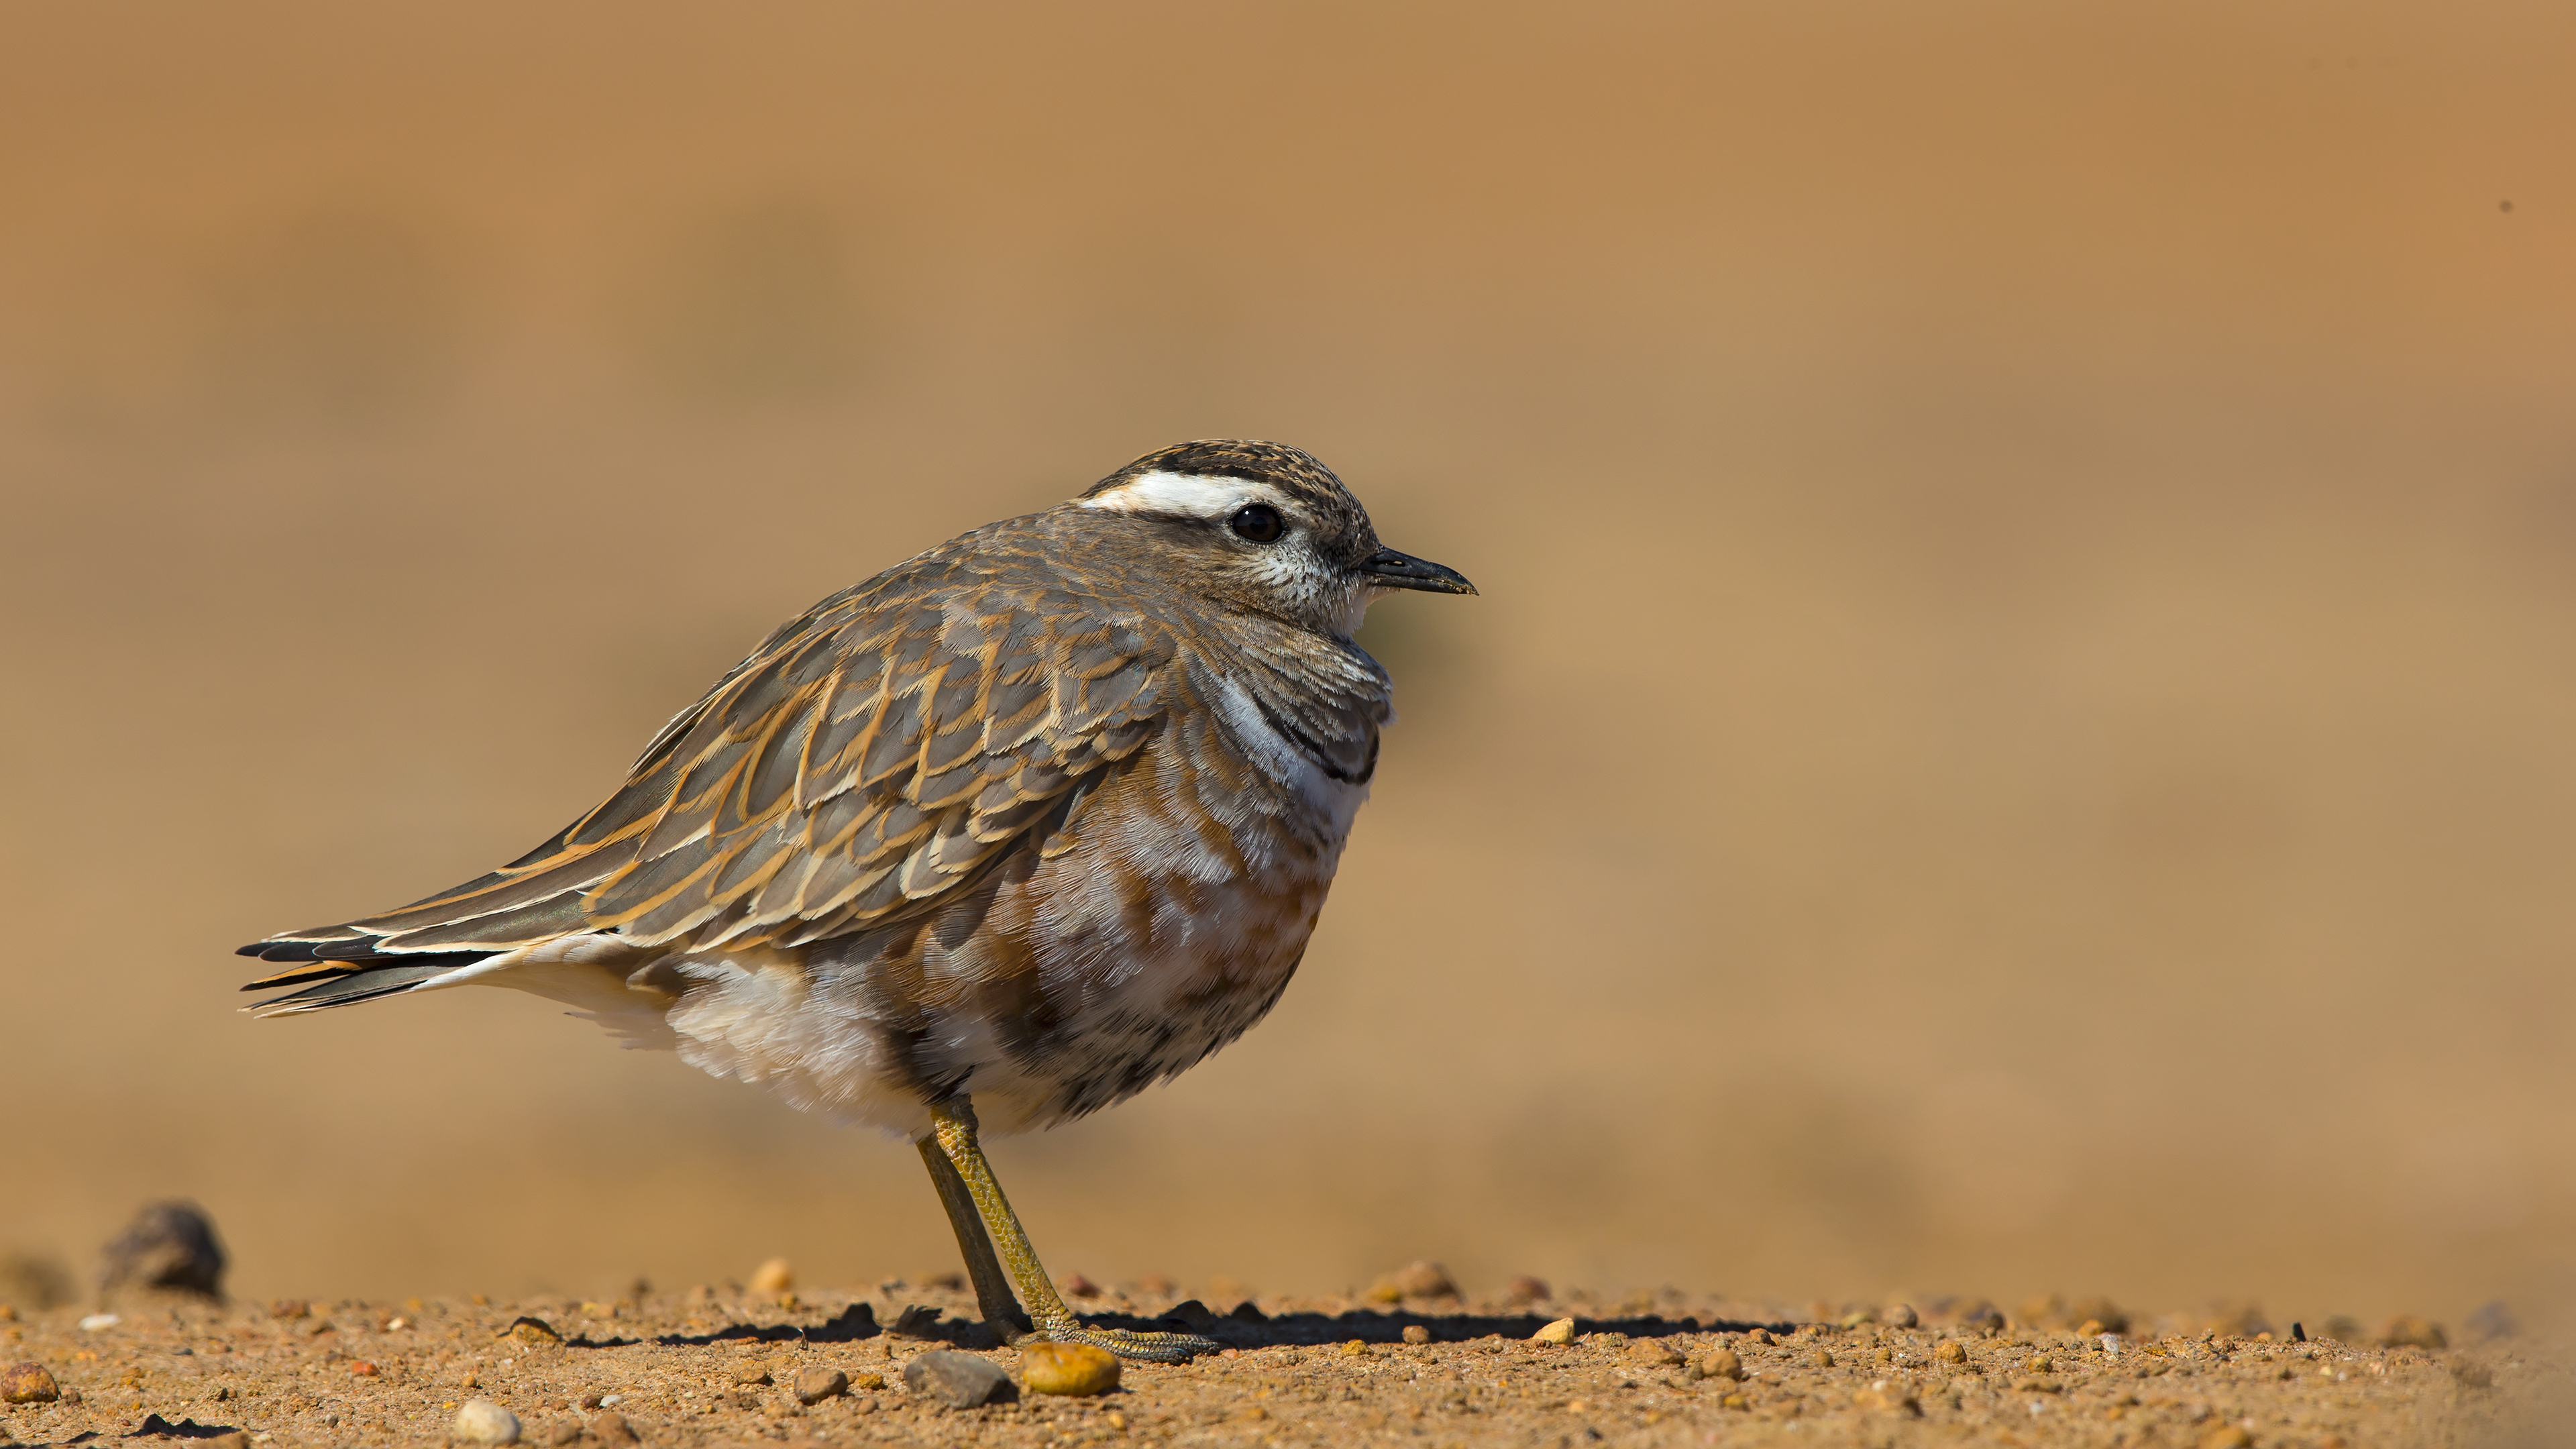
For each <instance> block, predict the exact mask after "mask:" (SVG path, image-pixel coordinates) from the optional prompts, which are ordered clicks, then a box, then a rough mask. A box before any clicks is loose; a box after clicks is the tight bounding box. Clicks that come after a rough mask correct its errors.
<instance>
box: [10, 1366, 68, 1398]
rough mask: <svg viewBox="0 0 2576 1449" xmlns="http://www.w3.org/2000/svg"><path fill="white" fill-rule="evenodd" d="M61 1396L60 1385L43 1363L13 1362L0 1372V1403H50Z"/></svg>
mask: <svg viewBox="0 0 2576 1449" xmlns="http://www.w3.org/2000/svg"><path fill="white" fill-rule="evenodd" d="M62 1396H63V1390H62V1386H61V1385H60V1384H57V1383H55V1382H54V1376H53V1375H52V1374H51V1373H49V1372H47V1371H46V1369H45V1366H44V1365H43V1364H40V1363H22V1364H15V1365H12V1366H11V1367H10V1369H9V1371H8V1372H6V1373H0V1403H9V1404H50V1403H53V1402H54V1401H55V1400H57V1399H60V1398H61V1397H62Z"/></svg>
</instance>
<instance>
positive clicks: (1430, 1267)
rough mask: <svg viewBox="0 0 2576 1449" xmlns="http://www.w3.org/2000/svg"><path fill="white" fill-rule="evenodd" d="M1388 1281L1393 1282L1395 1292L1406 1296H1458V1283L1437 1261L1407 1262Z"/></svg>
mask: <svg viewBox="0 0 2576 1449" xmlns="http://www.w3.org/2000/svg"><path fill="white" fill-rule="evenodd" d="M1389 1281H1391V1282H1392V1283H1394V1285H1395V1289H1396V1291H1397V1292H1399V1293H1401V1294H1403V1295H1404V1296H1405V1297H1407V1298H1455V1297H1457V1296H1458V1285H1457V1284H1456V1283H1455V1282H1452V1281H1451V1280H1450V1277H1449V1270H1448V1269H1446V1268H1443V1267H1441V1266H1440V1265H1439V1264H1437V1263H1432V1262H1424V1261H1416V1262H1412V1263H1407V1264H1405V1265H1404V1267H1403V1268H1402V1269H1401V1270H1400V1271H1398V1272H1397V1273H1396V1274H1395V1276H1394V1277H1393V1278H1392V1279H1390V1280H1389Z"/></svg>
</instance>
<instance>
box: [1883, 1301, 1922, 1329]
mask: <svg viewBox="0 0 2576 1449" xmlns="http://www.w3.org/2000/svg"><path fill="white" fill-rule="evenodd" d="M1879 1321H1880V1322H1882V1323H1884V1324H1886V1325H1887V1326H1888V1327H1890V1328H1912V1327H1913V1326H1914V1325H1915V1324H1916V1323H1917V1322H1918V1321H1919V1320H1917V1319H1916V1318H1915V1316H1914V1305H1913V1304H1911V1303H1899V1304H1895V1305H1894V1306H1892V1307H1890V1308H1889V1309H1888V1310H1887V1312H1886V1313H1885V1314H1884V1315H1883V1316H1881V1318H1880V1319H1879Z"/></svg>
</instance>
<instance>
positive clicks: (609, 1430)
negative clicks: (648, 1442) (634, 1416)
mask: <svg viewBox="0 0 2576 1449" xmlns="http://www.w3.org/2000/svg"><path fill="white" fill-rule="evenodd" d="M590 1437H592V1438H593V1439H596V1440H598V1441H599V1442H600V1443H601V1444H603V1445H606V1446H607V1449H627V1446H629V1445H632V1444H634V1443H635V1442H636V1436H635V1426H634V1425H632V1424H629V1423H627V1422H626V1416H625V1415H624V1414H618V1413H604V1414H599V1415H596V1416H594V1417H593V1418H592V1419H591V1421H590Z"/></svg>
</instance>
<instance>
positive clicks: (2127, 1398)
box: [0, 1281, 2569, 1449]
mask: <svg viewBox="0 0 2576 1449" xmlns="http://www.w3.org/2000/svg"><path fill="white" fill-rule="evenodd" d="M1089 1306H1091V1307H1092V1308H1094V1309H1095V1310H1098V1311H1099V1312H1100V1316H1101V1317H1102V1319H1103V1321H1106V1322H1110V1323H1112V1324H1119V1325H1126V1326H1136V1325H1139V1324H1143V1323H1147V1322H1151V1321H1153V1319H1154V1318H1155V1317H1157V1316H1161V1315H1166V1314H1169V1315H1172V1316H1173V1317H1172V1318H1167V1319H1166V1322H1167V1323H1169V1322H1171V1321H1173V1320H1174V1319H1178V1320H1183V1321H1188V1322H1191V1323H1193V1324H1194V1325H1195V1326H1197V1327H1198V1328H1199V1330H1200V1331H1201V1332H1204V1333H1207V1334H1209V1335H1211V1336H1213V1337H1216V1338H1218V1339H1221V1340H1222V1341H1224V1342H1226V1343H1228V1344H1230V1345H1232V1347H1230V1348H1228V1349H1227V1350H1225V1351H1224V1352H1223V1353H1221V1354H1219V1355H1216V1356H1214V1357H1210V1358H1203V1359H1200V1360H1199V1361H1197V1362H1195V1363H1192V1364H1189V1365H1186V1366H1180V1367H1157V1366H1152V1365H1143V1364H1131V1365H1128V1366H1127V1367H1126V1370H1125V1376H1124V1383H1123V1385H1122V1387H1121V1388H1119V1389H1118V1390H1116V1391H1114V1392H1111V1393H1109V1394H1106V1395H1102V1396H1100V1397H1096V1398H1088V1399H1066V1398H1051V1397H1045V1396H1040V1395H1034V1394H1029V1395H1023V1396H1021V1397H1020V1399H1019V1401H1018V1402H1016V1403H1011V1404H1001V1405H992V1406H986V1407H982V1408H976V1409H968V1410H956V1409H949V1408H945V1407H942V1406H940V1405H938V1404H936V1403H933V1402H929V1401H927V1400H925V1399H924V1398H922V1397H920V1396H917V1395H915V1394H912V1393H909V1392H907V1391H906V1389H905V1388H904V1384H903V1373H902V1370H903V1368H904V1366H905V1365H906V1363H907V1362H909V1361H910V1360H911V1359H912V1357H913V1356H914V1355H916V1354H918V1353H922V1352H926V1351H935V1350H948V1349H967V1350H971V1351H980V1352H983V1353H985V1354H986V1355H987V1356H989V1357H991V1358H993V1359H994V1360H996V1361H997V1362H999V1363H1001V1364H1002V1365H1003V1366H1004V1367H1005V1368H1006V1369H1010V1370H1012V1371H1013V1372H1014V1374H1015V1376H1016V1374H1017V1371H1018V1363H1019V1355H1018V1354H1017V1353H1015V1352H1013V1351H1010V1350H1007V1349H995V1348H992V1347H991V1346H990V1342H989V1340H988V1339H986V1338H985V1337H984V1336H983V1330H982V1328H981V1326H980V1325H978V1324H973V1323H970V1322H966V1321H964V1316H965V1315H969V1314H971V1312H972V1305H971V1303H970V1302H969V1301H968V1299H967V1298H966V1296H965V1295H964V1294H962V1293H960V1292H958V1291H956V1290H955V1289H953V1288H950V1287H947V1286H944V1285H937V1284H933V1285H922V1284H907V1283H903V1282H900V1281H897V1282H889V1283H885V1284H882V1285H879V1287H878V1288H877V1290H876V1291H874V1292H871V1293H868V1294H865V1295H863V1296H854V1295H850V1294H846V1293H816V1294H813V1295H811V1297H810V1298H806V1299H803V1300H798V1299H796V1298H795V1297H794V1296H793V1295H790V1296H789V1297H787V1298H784V1299H771V1298H752V1297H746V1296H744V1295H740V1294H736V1293H730V1292H725V1291H709V1290H703V1289H701V1290H692V1291H691V1292H689V1293H686V1294H656V1293H650V1292H647V1293H644V1294H642V1295H640V1296H635V1297H629V1298H626V1299H622V1300H620V1301H617V1302H613V1303H599V1302H566V1301H563V1300H559V1299H544V1300H538V1301H530V1302H519V1303H501V1302H472V1301H452V1300H436V1301H422V1300H419V1299H414V1300H410V1301H408V1302H404V1303H361V1302H342V1303H334V1304H311V1305H306V1304H302V1303H284V1304H276V1305H271V1306H270V1307H268V1308H264V1309H263V1308H256V1307H251V1306H247V1305H243V1306H236V1307H231V1308H219V1307H215V1306H212V1305H194V1304H189V1303H178V1304H175V1305H171V1304H154V1305H152V1306H148V1307H144V1308H140V1309H129V1310H128V1311H126V1312H124V1313H122V1314H120V1315H119V1316H118V1318H117V1320H116V1321H115V1322H113V1323H107V1324H100V1323H99V1322H98V1320H97V1318H94V1317H92V1318H88V1319H87V1320H86V1321H87V1322H88V1323H89V1324H90V1325H92V1326H89V1327H84V1326H83V1323H84V1310H81V1309H77V1308H67V1309H57V1310H53V1311H51V1312H48V1313H44V1314H41V1315H34V1314H30V1315H25V1316H23V1317H22V1318H21V1319H19V1320H16V1321H11V1322H8V1323H6V1324H5V1325H0V1342H5V1352H0V1358H5V1359H6V1360H7V1361H8V1362H9V1363H18V1362H22V1361H28V1362H34V1363H37V1364H41V1365H43V1366H44V1367H45V1368H46V1369H47V1370H48V1371H49V1372H50V1373H51V1374H52V1376H53V1378H54V1380H55V1381H56V1382H57V1383H58V1384H59V1386H60V1388H61V1390H62V1397H61V1399H60V1400H59V1401H58V1402H55V1403H52V1404H17V1405H10V1406H7V1407H5V1409H0V1415H5V1417H0V1443H7V1442H10V1441H11V1439H12V1436H14V1438H15V1440H16V1441H22V1442H28V1443H39V1444H67V1443H82V1442H95V1441H97V1440H99V1439H107V1438H126V1437H136V1436H143V1437H149V1436H152V1435H155V1434H167V1435H173V1436H176V1437H181V1438H208V1439H211V1438H214V1437H216V1436H219V1435H226V1434H232V1433H236V1432H238V1433H242V1434H245V1435H246V1436H247V1441H248V1443H250V1444H257V1445H268V1446H272V1449H304V1446H321V1445H334V1444H376V1443H430V1442H441V1441H444V1440H446V1439H448V1438H449V1437H450V1434H451V1426H452V1425H453V1424H454V1422H455V1418H456V1410H457V1409H458V1407H459V1406H460V1404H462V1403H465V1402H468V1401H471V1400H474V1399H478V1398H480V1399H486V1400H490V1401H492V1402H496V1403H498V1404H501V1405H503V1406H505V1407H507V1408H508V1409H510V1410H511V1411H513V1412H514V1413H515V1414H516V1415H517V1417H518V1418H519V1420H520V1421H521V1422H522V1424H523V1426H524V1428H523V1435H524V1440H525V1442H529V1443H534V1444H540V1445H549V1446H553V1445H579V1446H582V1449H629V1439H628V1437H627V1436H628V1435H630V1434H631V1435H632V1436H634V1438H635V1439H637V1440H640V1442H641V1443H642V1444H644V1445H649V1446H663V1445H700V1444H729V1443H749V1442H753V1441H764V1440H766V1441H787V1442H790V1443H801V1444H809V1445H835V1444H862V1443H880V1442H892V1443H924V1444H946V1443H975V1444H996V1445H1052V1444H1093V1443H1121V1442H1132V1443H1169V1444H1325V1443H1334V1444H1340V1443H1354V1442H1356V1443H1407V1444H1413V1443H1419V1444H1519V1445H1583V1444H1591V1443H1600V1442H1617V1443H1632V1444H1707V1443H1726V1444H1868V1445H1905V1444H1934V1443H1939V1444H1954V1443H1955V1444H2043V1443H2044V1444H2082V1445H2191V1446H2200V1449H2225V1446H2241V1445H2249V1444H2250V1445H2260V1446H2265V1449H2271V1446H2285V1449H2286V1446H2293V1445H2297V1446H2316V1449H2332V1446H2349V1449H2360V1446H2365V1445H2383V1444H2384V1445H2401V1444H2402V1445H2423V1444H2489V1443H2494V1444H2505V1443H2518V1442H2531V1443H2545V1442H2550V1441H2549V1440H2548V1439H2547V1438H2546V1437H2545V1436H2543V1435H2541V1434H2539V1433H2537V1432H2531V1433H2529V1434H2528V1437H2527V1438H2525V1437H2517V1436H2518V1435H2523V1434H2525V1433H2526V1430H2525V1429H2524V1428H2523V1427H2522V1426H2528V1425H2533V1424H2537V1423H2539V1422H2541V1415H2542V1409H2543V1406H2544V1405H2545V1404H2546V1403H2548V1402H2550V1401H2551V1400H2552V1399H2553V1397H2554V1396H2556V1395H2557V1394H2559V1393H2561V1392H2563V1385H2565V1384H2566V1382H2567V1380H2568V1368H2569V1359H2568V1357H2567V1356H2566V1355H2564V1354H2560V1353H2556V1352H2554V1351H2550V1350H2547V1349H2544V1348H2543V1347H2542V1346H2541V1345H2539V1344H2537V1343H2535V1342H2533V1341H2531V1340H2528V1339H2511V1338H2509V1339H2500V1340H2495V1341H2490V1342H2488V1343H2485V1344H2482V1345H2479V1346H2476V1347H2471V1348H2441V1349H2434V1348H2428V1347H2420V1346H2406V1347H2393V1348H2392V1347H2383V1346H2379V1345H2377V1344H2362V1343H2345V1342H2335V1341H2329V1340H2326V1339H2323V1338H2312V1339H2310V1340H2309V1341H2307V1342H2290V1341H2273V1338H2272V1336H2271V1335H2269V1334H2264V1335H2262V1336H2261V1337H2256V1338H2249V1337H2243V1336H2236V1335H2231V1334H2227V1333H2222V1332H2217V1331H2212V1330H2206V1329H2205V1330H2202V1331H2200V1332H2198V1333H2174V1334H2170V1335H2167V1334H2163V1333H2160V1332H2159V1331H2158V1329H2157V1328H2156V1327H2151V1326H2145V1325H2141V1326H2138V1327H2136V1328H2134V1329H2133V1330H2132V1332H2130V1333H2128V1334H2110V1335H2105V1334H2089V1335H2088V1334H2080V1333H2078V1332H2076V1331H2074V1330H2072V1329H2065V1328H2047V1327H2040V1326H2037V1325H2031V1324H2023V1323H2018V1322H2012V1321H2008V1320H2004V1321H1998V1320H1995V1319H1983V1320H1980V1319H1977V1318H1974V1317H1971V1316H1969V1314H1968V1313H1966V1312H1962V1311H1960V1306H1959V1305H1949V1311H1947V1312H1945V1313H1943V1314H1940V1315H1938V1317H1940V1318H1943V1319H1946V1320H1947V1321H1927V1322H1925V1323H1923V1324H1922V1325H1921V1326H1917V1327H1903V1328H1900V1327H1896V1326H1894V1325H1893V1323H1875V1322H1864V1321H1857V1320H1858V1319H1859V1318H1860V1317H1862V1315H1859V1314H1846V1315H1842V1316H1841V1317H1840V1318H1838V1319H1837V1320H1835V1321H1834V1322H1813V1321H1810V1322H1803V1323H1802V1322H1795V1321H1793V1317H1792V1315H1789V1314H1786V1313H1781V1312H1778V1311H1776V1310H1767V1309H1764V1308H1761V1307H1759V1306H1757V1305H1746V1304H1737V1303H1724V1302H1696V1303H1692V1302H1669V1301H1668V1302H1665V1303H1661V1304H1657V1305H1654V1306H1653V1307H1652V1308H1651V1309H1646V1310H1643V1311H1639V1310H1637V1309H1636V1308H1635V1306H1634V1305H1631V1306H1630V1307H1629V1308H1627V1309H1622V1308H1619V1307H1612V1306H1608V1305H1595V1304H1572V1303H1563V1304H1560V1303H1549V1302H1538V1303H1532V1304H1527V1305H1521V1306H1510V1305H1505V1304H1501V1303H1491V1302H1488V1303H1463V1302H1460V1301H1458V1300H1456V1299H1441V1300H1406V1301H1404V1302H1402V1303H1400V1304H1393V1305H1387V1304H1370V1303H1355V1302H1353V1301H1351V1300H1348V1299H1340V1298H1336V1299H1326V1300H1275V1299H1271V1300H1261V1301H1259V1302H1257V1303H1253V1304H1247V1305H1243V1306H1236V1307H1232V1308H1231V1309H1230V1311H1229V1312H1227V1313H1226V1314H1224V1315H1222V1316H1214V1317H1210V1316H1209V1315H1208V1311H1207V1309H1205V1308H1204V1307H1203V1306H1200V1305H1199V1304H1198V1302H1197V1300H1189V1301H1187V1302H1186V1303H1178V1304H1176V1303H1173V1302H1172V1301H1171V1300H1170V1297H1169V1295H1168V1294H1156V1293H1152V1292H1148V1291H1144V1290H1140V1289H1125V1290H1107V1291H1106V1292H1105V1293H1104V1294H1102V1295H1098V1296H1095V1297H1094V1298H1093V1299H1092V1300H1091V1303H1090V1305H1089ZM908 1307H909V1308H932V1309H937V1310H941V1311H942V1313H943V1314H944V1316H943V1317H941V1318H939V1319H938V1320H937V1321H936V1322H935V1323H932V1322H929V1321H928V1315H924V1314H921V1313H915V1314H914V1315H913V1317H912V1319H911V1320H910V1323H911V1325H912V1326H913V1327H914V1328H915V1330H916V1331H915V1332H914V1333H911V1334H899V1333H897V1332H893V1331H890V1330H889V1329H888V1328H886V1327H883V1326H882V1325H892V1324H895V1323H897V1322H898V1321H899V1319H900V1318H901V1315H902V1313H903V1310H904V1309H906V1308H908ZM862 1310H864V1311H862ZM1560 1313H1561V1314H1564V1315H1570V1316H1573V1317H1575V1319H1576V1323H1575V1331H1576V1334H1577V1336H1576V1337H1575V1338H1574V1340H1573V1341H1572V1342H1570V1343H1565V1344H1561V1345H1560V1344H1550V1343H1542V1342H1535V1341H1533V1340H1532V1335H1533V1333H1534V1332H1536V1331H1537V1330H1539V1329H1540V1328H1541V1327H1542V1325H1543V1324H1545V1323H1547V1322H1548V1321H1550V1320H1551V1319H1552V1317H1554V1316H1556V1315H1558V1314H1560ZM523 1316H524V1317H529V1318H538V1319H542V1320H543V1321H544V1322H545V1323H546V1324H547V1325H549V1327H550V1328H551V1329H552V1330H555V1331H559V1333H560V1335H561V1341H560V1342H557V1341H553V1340H551V1339H550V1338H549V1337H548V1335H547V1334H546V1333H542V1332H539V1331H537V1330H535V1329H533V1328H530V1327H526V1326H521V1324H520V1320H521V1319H522V1317H523ZM1886 1316H1887V1317H1889V1318H1891V1319H1893V1318H1894V1317H1895V1316H1896V1315H1895V1314H1894V1313H1893V1312H1892V1311H1891V1312H1889V1313H1888V1314H1887V1315H1886ZM2167 1326H2170V1325H2167ZM1408 1333H1410V1337H1411V1338H1413V1339H1425V1337H1426V1335H1427V1341H1421V1342H1410V1341H1407V1339H1408ZM1720 1350H1725V1351H1729V1352H1731V1353H1732V1354H1733V1355H1734V1356H1735V1360H1734V1363H1733V1364H1729V1363H1727V1362H1726V1361H1725V1360H1724V1359H1722V1358H1720V1357H1719V1356H1718V1352H1719V1351H1720ZM817 1366H822V1367H827V1368H837V1369H839V1370H841V1371H842V1372H843V1373H844V1374H845V1375H846V1376H847V1378H848V1379H849V1380H850V1383H851V1388H850V1391H849V1392H847V1393H845V1394H839V1395H835V1396H833V1397H829V1398H824V1399H821V1400H820V1401H818V1402H815V1403H813V1404H811V1405H810V1406H809V1405H805V1404H801V1403H799V1402H798V1396H797V1394H796V1392H795V1386H796V1385H797V1382H798V1375H799V1373H800V1372H801V1371H804V1370H807V1369H811V1368H814V1367H817ZM1712 1370H1714V1371H1712ZM1739 1375H1740V1376H1739ZM156 1416H157V1417H156ZM621 1426H622V1427H621ZM231 1442H232V1443H235V1444H238V1443H241V1442H242V1441H239V1440H235V1441H231Z"/></svg>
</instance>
